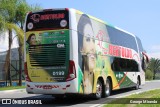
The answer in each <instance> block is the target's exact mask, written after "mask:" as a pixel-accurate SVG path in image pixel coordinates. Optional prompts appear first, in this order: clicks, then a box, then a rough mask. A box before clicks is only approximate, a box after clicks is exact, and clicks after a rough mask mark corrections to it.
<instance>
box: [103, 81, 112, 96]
mask: <svg viewBox="0 0 160 107" xmlns="http://www.w3.org/2000/svg"><path fill="white" fill-rule="evenodd" d="M104 91H105V92H104V96H105V97H108V96H110V94H111V81H110V80H109V79H108V78H107V80H106V85H105V90H104Z"/></svg>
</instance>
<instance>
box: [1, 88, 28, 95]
mask: <svg viewBox="0 0 160 107" xmlns="http://www.w3.org/2000/svg"><path fill="white" fill-rule="evenodd" d="M12 92H26V89H25V88H23V89H13V90H4V91H0V93H3V94H4V93H12Z"/></svg>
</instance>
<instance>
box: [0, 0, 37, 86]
mask: <svg viewBox="0 0 160 107" xmlns="http://www.w3.org/2000/svg"><path fill="white" fill-rule="evenodd" d="M33 9H39V7H38V6H37V5H36V6H35V7H34V6H32V5H31V6H29V5H28V4H27V2H26V1H25V0H0V31H1V32H8V35H9V38H8V41H9V46H8V52H7V56H6V61H5V62H6V63H5V72H6V74H7V75H6V80H9V81H10V86H11V85H12V78H11V74H10V53H11V45H12V34H13V31H15V33H16V36H17V37H18V40H19V61H20V62H19V67H20V68H19V85H21V73H22V46H23V38H24V32H23V30H22V29H23V23H24V20H25V15H26V13H27V12H28V11H30V10H33ZM17 25H19V27H18V26H17Z"/></svg>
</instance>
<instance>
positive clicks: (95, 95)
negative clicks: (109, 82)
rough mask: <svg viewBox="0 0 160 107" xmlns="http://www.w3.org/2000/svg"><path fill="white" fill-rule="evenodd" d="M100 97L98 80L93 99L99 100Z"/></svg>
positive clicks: (100, 86)
mask: <svg viewBox="0 0 160 107" xmlns="http://www.w3.org/2000/svg"><path fill="white" fill-rule="evenodd" d="M101 97H102V82H101V81H99V80H98V81H97V85H96V93H94V98H95V99H100V98H101Z"/></svg>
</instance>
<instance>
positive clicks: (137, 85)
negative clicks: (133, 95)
mask: <svg viewBox="0 0 160 107" xmlns="http://www.w3.org/2000/svg"><path fill="white" fill-rule="evenodd" d="M139 86H140V81H139V78H137V83H136V86H135V89H136V90H138V89H139Z"/></svg>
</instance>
